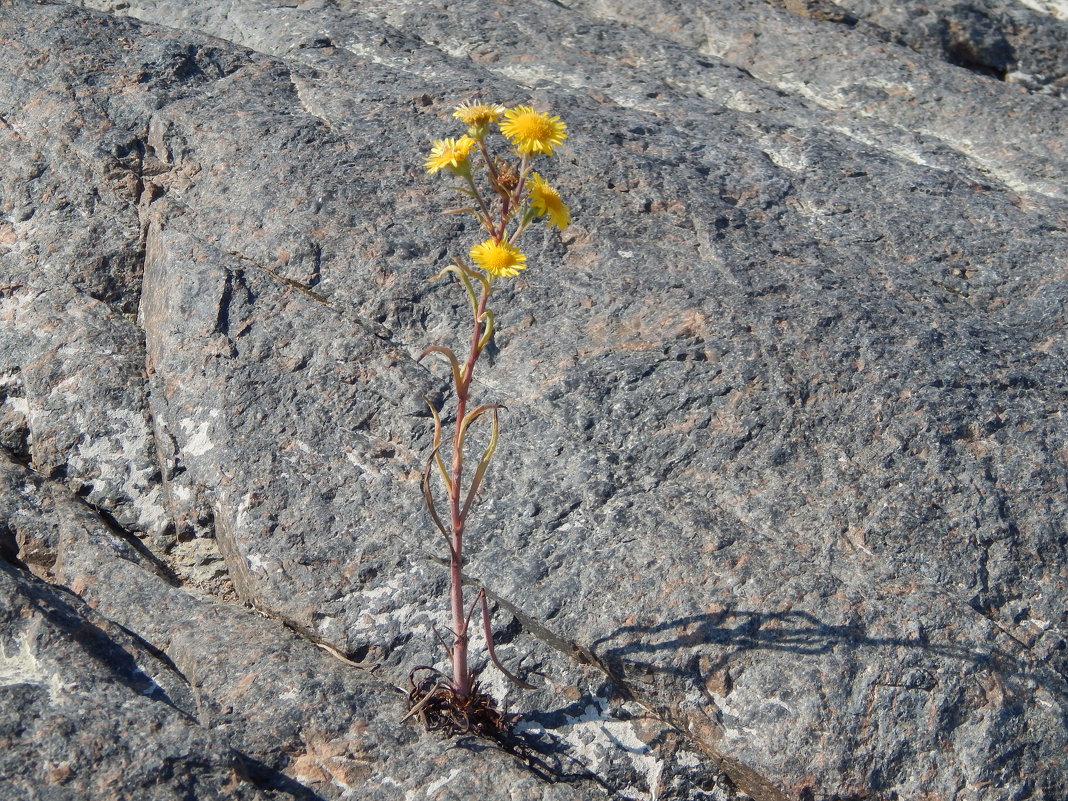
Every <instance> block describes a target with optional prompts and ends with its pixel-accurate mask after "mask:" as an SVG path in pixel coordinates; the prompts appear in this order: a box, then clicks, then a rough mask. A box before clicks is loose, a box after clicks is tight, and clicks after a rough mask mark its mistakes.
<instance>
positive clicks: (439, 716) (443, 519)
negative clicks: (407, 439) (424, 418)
mask: <svg viewBox="0 0 1068 801" xmlns="http://www.w3.org/2000/svg"><path fill="white" fill-rule="evenodd" d="M453 116H454V117H456V118H457V119H458V120H459V121H460V122H461V123H462V124H463V125H465V126H466V127H467V132H466V133H465V134H464V135H463V136H460V137H459V138H456V139H441V140H437V141H435V142H434V145H433V148H432V149H431V151H430V155H429V156H428V157H427V159H426V170H427V172H428V173H430V174H434V173H439V172H440V173H445V174H448V175H451V176H452V177H454V178H457V179H459V185H458V186H455V187H454V189H455V191H457V192H458V193H460V194H461V195H463V196H464V197H465V198H466V203H467V205H465V206H463V207H462V208H456V209H450V210H448V211H446V212H445V213H446V214H472V215H474V217H475V218H476V219H477V220H478V221H479V224H480V225H481V227H482V229H484V232H485V235H486V238H485V239H484V240H483V241H482V242H480V243H478V244H476V245H474V246H473V247H471V248H470V250H469V252H468V256H469V258H470V262H471V264H468V263H467V262H465V261H464V260H462V259H459V258H455V259H454V260H453V263H452V264H450V265H448V266H447V267H445V268H444V269H443V270H442V271H441V272H439V273H438V274H437V275H436V276H434V277H433V278H432V279H430V280H432V281H433V280H438V279H440V278H444V277H445V276H447V275H450V274H451V275H452V276H453V277H454V278H455V279H456V282H457V285H458V286H459V287H461V288H462V289H463V291H464V292H465V293H466V294H467V297H468V300H469V301H470V305H471V315H472V328H471V334H470V338H469V343H470V344H469V346H468V351H467V356H466V358H465V359H464V360H462V361H461V360H460V358H458V357H457V356H456V354H455V353H454V352H453V350H452V349H451V348H449V347H448V346H445V345H433V346H431V347H429V348H427V349H426V350H425V351H423V353H422V354H421V355H420V357H419V359H420V360H422V359H424V358H426V357H427V356H429V355H430V354H437V355H438V356H440V357H442V358H443V359H444V360H445V361H446V362H448V364H449V367H450V368H451V371H452V380H453V389H454V400H455V404H456V410H455V417H454V420H453V425H452V430H451V431H450V432H449V435H448V442H446V437H445V425H444V424H443V422H442V419H441V416H440V415H439V414H438V411H437V410H436V409H435V408H434V406H433V405H432V404H431V403H430V402H429V401H427V405H428V406H429V407H430V412H431V414H432V415H433V418H434V444H433V449H432V451H431V453H430V456H429V457H428V458H427V464H426V468H425V469H424V471H423V481H422V489H423V496H424V500H425V501H426V506H427V511H428V512H429V514H430V519H431V520H432V521H433V523H434V525H435V527H437V529H438V530H439V531H440V532H441V534H442V536H443V537H444V538H445V541H446V543H447V546H448V553H449V611H450V615H451V619H452V628H451V630H450V631H449V632H448V633H449V635H450V636H451V641H448V640H446V638H445V637H443V636H442V635H441V634H440V633H438V634H437V636H438V639H439V640H440V642H441V644H442V646H443V647H444V648H445V650H446V652H447V653H448V655H449V662H450V663H451V667H452V675H451V676H449V675H446V674H444V673H442V672H441V671H438V670H436V669H435V668H432V667H428V666H422V665H421V666H419V667H416V668H415V669H413V670H412V672H411V674H410V676H409V684H410V686H411V691H410V693H409V696H408V699H409V706H410V708H409V712H408V714H407V715H406V716H405V719H407V718H409V717H414V716H418V717H419V718H420V719H421V720H422V721H423V723H424V724H425V725H426V726H427V728H428V729H431V730H435V731H440V732H443V733H444V734H446V735H453V734H462V733H466V732H475V733H479V734H485V735H489V736H494V735H499V734H502V733H504V732H505V731H506V730H507V729H508V727H509V721H510V720H511V718H509V717H508V716H507V715H505V714H504V713H503V712H502V711H501V710H500V709H498V707H497V704H496V702H495V701H494V699H493V698H492V697H490V696H489V695H488V694H487V693H485V692H483V691H482V689H481V687H480V685H479V683H478V681H477V680H476V678H477V677H476V675H475V673H474V672H473V671H472V669H471V665H470V662H469V659H468V647H469V645H470V639H471V637H470V631H471V622H472V620H473V618H474V616H475V614H476V612H479V613H480V614H481V618H482V629H483V634H484V636H485V639H486V649H487V652H488V654H489V657H490V660H491V661H492V662H493V664H494V665H496V666H497V667H498V668H499V669H500V670H501V671H502V672H503V673H504V674H505V676H507V677H508V678H509V679H510V680H512V681H513V682H515V683H517V684H518V685H520V686H523V687H526V688H528V689H533V687H532V686H531V685H529V684H527V683H526V682H523V681H521V680H520V679H518V678H516V677H515V676H514V675H512V674H511V673H510V672H509V671H508V670H507V669H506V668H505V667H504V666H503V665H502V664H501V663H500V660H498V659H497V656H496V654H495V653H494V651H493V635H492V630H491V628H490V616H489V609H488V605H487V602H486V593H485V590H479V592H478V593H477V594H476V596H475V598H474V600H473V602H472V603H471V605H470V607H468V606H467V604H466V602H465V600H464V589H463V581H462V572H461V571H462V569H463V564H464V551H463V548H464V536H465V533H468V532H467V528H466V527H467V523H468V520H469V516H470V513H471V510H472V506H473V504H474V501H475V499H476V497H478V492H479V488H480V487H481V486H482V482H483V480H484V479H485V476H486V471H487V469H488V468H489V465H490V461H491V460H492V458H493V453H494V451H495V449H496V447H497V439H498V436H499V433H500V421H499V416H498V411H499V410H500V409H501V408H502V407H501V405H500V404H498V403H482V404H480V405H475V404H474V401H473V399H472V397H471V388H472V378H473V377H474V372H475V366H476V365H477V363H478V359H479V356H480V355H481V354H482V352H483V350H484V349H485V348H486V346H487V345H488V344H489V342H490V340H491V339H492V338H493V331H494V316H493V312H492V311H491V310H490V308H489V301H490V297H491V296H492V294H493V288H494V282H495V281H497V280H498V279H507V278H512V277H514V276H516V275H518V274H519V271H520V270H524V269H526V267H527V263H526V261H527V257H526V256H525V255H524V254H523V253H522V252H521V251H520V250H519V249H518V247H517V246H516V243H517V242H518V240H519V238H520V237H521V236H522V235H523V233H524V232H525V231H526V230H527V229H528V228H529V227H530V225H531V224H533V223H534V222H536V221H538V220H541V219H544V220H546V221H547V223H548V224H549V225H554V226H556V227H557V228H558V229H560V230H563V229H564V228H566V227H567V225H568V224H569V223H570V220H571V213H570V210H569V209H568V207H567V205H566V204H565V203H564V202H563V200H562V199H561V197H560V194H559V192H557V190H556V189H554V188H553V187H552V186H550V185H549V183H548V182H546V181H545V179H544V178H542V176H541V175H539V174H538V173H537V172H535V171H534V170H533V169H532V166H533V163H534V159H535V158H536V157H539V156H552V155H553V150H554V148H556V147H558V146H559V145H560V144H561V143H562V142H563V141H564V139H566V138H567V133H566V131H567V127H566V125H565V124H564V123H563V122H561V120H560V118H559V117H553V116H550V115H549V114H548V113H545V112H540V111H535V110H534V109H533V108H532V107H530V106H515V107H514V108H505V107H504V106H498V105H491V104H485V103H467V104H463V105H460V106H459V107H458V108H457V109H456V111H455V113H454V115H453ZM494 129H496V131H497V132H499V133H500V134H501V135H502V136H503V138H504V140H505V141H506V142H507V154H506V155H504V156H502V155H497V154H495V152H494V148H493V147H492V146H491V143H490V142H488V141H487V140H488V139H489V137H490V134H491V132H492V131H493V130H494ZM498 149H500V148H498ZM481 419H488V421H489V425H490V431H489V437H488V441H487V444H486V446H485V449H484V450H483V452H482V455H481V457H480V458H479V460H478V463H477V465H476V466H475V468H474V471H473V472H470V473H468V472H465V462H464V445H465V442H466V441H467V436H468V433H469V431H470V430H471V426H472V425H473V424H474V423H475V422H476V421H478V420H481ZM443 449H446V450H447V453H445V454H443V452H442V451H443ZM435 473H436V474H437V479H438V482H435V481H434V480H433V479H434V474H435ZM435 483H440V489H443V490H444V492H445V495H446V497H447V500H446V504H447V510H448V511H447V512H445V513H442V511H441V508H440V507H439V506H438V501H437V500H436V499H435V494H434V485H435ZM440 489H439V492H440ZM435 633H437V632H436V631H435Z"/></svg>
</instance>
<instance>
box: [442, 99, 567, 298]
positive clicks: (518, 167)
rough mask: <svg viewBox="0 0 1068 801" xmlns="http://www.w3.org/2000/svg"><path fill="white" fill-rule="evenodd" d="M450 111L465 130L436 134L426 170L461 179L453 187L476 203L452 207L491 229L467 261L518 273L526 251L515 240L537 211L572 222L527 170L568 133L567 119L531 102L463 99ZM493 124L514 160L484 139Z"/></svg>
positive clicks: (497, 274) (553, 193) (560, 222)
mask: <svg viewBox="0 0 1068 801" xmlns="http://www.w3.org/2000/svg"><path fill="white" fill-rule="evenodd" d="M453 116H454V117H456V119H458V120H459V121H460V122H461V123H463V124H464V125H466V126H467V133H465V134H464V135H463V136H461V137H459V138H456V139H439V140H436V141H435V142H434V146H433V147H432V148H431V150H430V155H428V156H427V158H426V163H425V165H426V171H427V172H428V173H430V174H434V173H436V172H439V171H441V170H445V171H446V172H449V173H452V174H453V175H456V176H457V177H459V178H462V179H463V181H464V184H463V185H462V186H459V187H457V191H459V192H461V193H463V194H465V195H467V196H468V197H470V198H471V199H472V200H473V201H474V204H475V205H473V206H471V207H469V208H463V209H456V210H455V211H457V212H470V213H472V214H474V215H475V216H476V217H477V218H478V220H479V222H480V223H481V224H482V227H483V228H485V229H486V231H487V233H488V234H489V237H488V238H487V239H486V240H485V241H483V242H481V243H480V244H478V245H475V246H474V247H473V248H471V250H470V251H469V254H468V255H469V256H470V258H471V261H473V262H474V264H475V265H476V266H477V267H479V268H480V269H482V270H484V271H485V272H486V274H487V275H488V276H489V277H490V278H491V279H492V278H501V277H512V276H515V275H518V274H519V271H520V270H524V269H526V266H527V265H526V260H527V257H526V256H524V255H523V254H522V253H521V252H520V251H519V249H518V248H517V247H516V245H515V243H516V240H518V239H519V237H520V236H521V235H522V234H523V232H524V231H525V230H526V229H527V227H528V226H529V225H530V224H531V223H532V222H533V221H534V220H536V219H538V218H541V217H545V218H547V221H548V223H549V224H550V225H554V226H556V227H557V228H559V229H560V230H561V231H562V230H563V229H564V228H566V227H567V226H568V225H569V224H570V222H571V210H570V209H569V208H568V207H567V204H566V203H564V201H563V199H562V198H561V197H560V193H559V192H558V191H557V190H556V189H555V188H553V187H552V186H550V185H549V183H548V182H547V181H546V180H545V179H544V178H543V177H542V176H541V175H539V174H538V173H536V172H534V171H532V170H531V164H532V162H533V160H534V157H535V156H537V155H538V154H543V155H546V156H551V155H553V150H554V148H557V147H559V146H560V145H561V144H562V143H563V141H564V140H565V139H567V125H566V124H565V123H563V122H561V121H560V118H559V117H552V116H550V115H549V114H547V113H545V112H543V111H535V110H534V109H533V108H532V107H531V106H516V107H515V108H505V107H504V106H498V105H494V104H490V103H464V104H461V105H460V106H458V107H457V108H456V111H455V112H454V114H453ZM502 118H503V119H502ZM494 125H496V126H497V128H498V130H499V131H500V133H501V134H502V135H503V136H504V137H505V138H506V139H507V140H508V142H509V143H510V144H511V146H512V149H513V151H514V156H515V157H516V158H517V159H518V164H516V163H513V162H511V161H509V160H507V159H502V158H498V157H495V156H493V155H492V154H491V153H490V149H489V147H488V145H487V144H486V139H487V137H488V136H489V134H490V132H491V130H492V128H493V126H494ZM476 153H477V154H478V155H480V156H481V159H482V163H483V164H484V165H485V169H486V181H485V183H486V184H488V186H489V190H490V191H489V192H488V193H487V192H485V186H483V187H481V188H480V186H479V182H478V181H476V180H475V176H474V174H473V172H472V159H473V157H474V154H476ZM513 223H514V225H513Z"/></svg>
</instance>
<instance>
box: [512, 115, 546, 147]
mask: <svg viewBox="0 0 1068 801" xmlns="http://www.w3.org/2000/svg"><path fill="white" fill-rule="evenodd" d="M515 130H516V134H517V135H518V137H519V138H521V139H535V140H538V141H544V140H546V139H549V138H550V137H551V136H552V133H553V127H552V123H550V122H549V121H548V120H547V119H545V118H544V117H543V116H542V115H541V114H524V115H522V116H520V117H516V119H515Z"/></svg>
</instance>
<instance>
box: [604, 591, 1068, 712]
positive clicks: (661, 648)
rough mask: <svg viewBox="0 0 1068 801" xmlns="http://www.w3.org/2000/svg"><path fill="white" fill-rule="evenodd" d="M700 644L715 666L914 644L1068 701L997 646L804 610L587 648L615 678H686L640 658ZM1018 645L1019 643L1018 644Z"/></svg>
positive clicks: (642, 630)
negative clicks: (743, 656) (740, 658)
mask: <svg viewBox="0 0 1068 801" xmlns="http://www.w3.org/2000/svg"><path fill="white" fill-rule="evenodd" d="M675 631H678V634H677V635H676V636H674V637H672V638H670V639H666V640H658V639H657V636H658V635H663V634H665V633H671V632H675ZM654 640H655V641H654ZM613 643H619V644H616V645H613ZM700 645H718V646H721V647H722V648H724V649H727V650H725V651H724V652H722V653H721V654H720V659H719V662H720V663H721V664H725V663H726V662H727V661H728V660H729V659H730V657H731V656H732V655H733V654H735V653H738V652H740V651H745V650H772V651H786V652H788V653H793V654H798V655H801V656H818V655H821V654H826V653H829V652H831V651H834V650H837V649H849V650H854V651H861V650H863V649H869V648H871V649H884V648H890V647H894V648H916V649H919V650H922V651H924V652H925V653H928V654H931V655H933V656H940V657H943V658H945V659H952V660H958V661H962V662H969V663H971V664H973V665H977V666H981V667H984V668H986V669H989V670H992V671H995V672H997V673H998V674H1000V675H1001V676H1002V677H1003V678H1005V679H1007V680H1009V679H1015V680H1017V681H1020V680H1023V681H1034V682H1035V683H1037V684H1039V685H1041V686H1042V687H1044V688H1045V689H1046V690H1048V691H1049V692H1050V694H1051V695H1053V696H1054V697H1055V698H1057V699H1058V700H1059V701H1060V702H1061V703H1062V704H1068V682H1066V680H1065V678H1064V677H1063V676H1061V675H1060V674H1059V673H1058V672H1057V670H1056V669H1054V668H1052V667H1049V668H1047V667H1046V666H1044V665H1034V664H1027V663H1025V662H1024V661H1022V660H1020V659H1018V658H1016V657H1014V656H1013V655H1011V654H1008V653H1006V652H1004V651H1002V650H1000V649H997V648H990V649H980V648H975V647H970V646H968V645H956V644H944V643H943V644H933V643H931V642H929V641H928V639H927V638H926V637H925V636H923V635H922V634H920V635H918V636H915V637H871V636H868V635H867V634H866V633H865V631H864V629H863V628H862V627H860V626H857V625H845V626H831V625H828V624H826V623H824V622H822V621H821V620H820V619H819V618H817V617H816V616H814V615H812V614H810V613H808V612H796V611H790V612H749V611H743V610H736V609H729V610H725V611H723V612H717V613H710V614H701V615H689V616H687V617H681V618H677V619H675V620H672V621H669V622H666V623H659V624H656V625H653V626H637V625H635V626H623V627H621V628H618V629H616V630H615V631H614V632H613V633H612V634H610V635H608V636H606V637H602V638H600V639H598V640H596V641H595V642H594V644H593V649H592V650H594V652H595V653H597V654H598V655H599V656H600V658H601V659H602V660H603V662H604V663H605V665H606V666H607V667H608V668H609V670H610V671H611V673H612V674H613V675H614V676H615V677H616V678H617V679H619V678H620V677H622V676H623V675H624V674H625V669H626V668H627V667H632V668H633V667H640V668H643V669H645V670H647V671H649V672H653V673H672V674H676V675H678V676H679V677H681V678H691V677H692V676H693V674H694V669H691V668H689V667H682V668H680V667H677V666H666V665H663V664H655V663H649V662H645V661H644V660H642V659H641V657H642V656H644V655H651V654H655V653H657V652H673V651H684V650H686V649H692V648H694V647H695V646H700ZM1021 647H1024V646H1022V644H1021Z"/></svg>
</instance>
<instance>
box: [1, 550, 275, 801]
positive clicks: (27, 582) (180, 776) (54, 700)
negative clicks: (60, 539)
mask: <svg viewBox="0 0 1068 801" xmlns="http://www.w3.org/2000/svg"><path fill="white" fill-rule="evenodd" d="M188 695H189V692H188V688H187V687H186V686H185V685H184V683H183V682H182V681H181V679H180V677H179V676H178V674H177V673H176V672H175V671H174V670H173V669H172V668H171V667H170V666H169V664H168V663H167V660H166V658H163V659H160V657H159V655H158V652H157V651H155V649H153V648H152V647H151V646H148V645H147V644H145V643H143V642H140V641H138V640H137V639H136V638H134V637H131V636H130V635H129V634H128V633H127V632H124V631H122V630H121V629H120V628H119V627H118V626H116V625H115V624H114V623H112V622H110V621H108V620H106V619H103V618H101V616H100V615H98V614H96V613H95V612H94V611H93V610H92V609H90V608H89V607H87V606H86V605H85V603H84V602H83V601H82V600H80V599H78V598H76V597H74V596H72V594H71V593H69V592H65V591H64V590H62V589H61V588H57V587H51V586H49V585H47V584H45V583H44V582H43V581H41V580H40V579H37V578H35V577H33V576H31V575H29V574H27V573H26V572H25V571H21V570H18V569H17V568H15V567H13V566H12V565H11V564H9V563H8V562H6V561H0V744H2V745H3V747H2V748H0V798H4V799H12V801H14V799H20V800H24V801H36V799H48V800H49V801H51V799H89V798H115V799H159V801H170V799H176V798H197V799H205V800H207V799H258V798H264V797H265V796H263V795H261V794H260V793H259V791H257V790H256V788H255V787H254V786H253V785H252V784H250V783H249V782H248V781H246V780H245V779H244V778H243V777H244V776H245V775H246V774H245V768H246V766H245V763H244V761H243V760H242V759H241V758H240V755H239V754H237V753H236V752H234V751H232V750H231V749H230V748H229V746H228V745H227V744H226V741H225V739H224V738H223V737H222V736H220V735H219V734H218V733H216V732H212V731H209V730H208V729H206V728H205V727H202V726H200V725H198V723H197V721H196V719H195V718H193V717H192V716H191V715H190V714H189V713H188V712H187V711H186V709H185V703H184V702H186V701H187V700H188Z"/></svg>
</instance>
